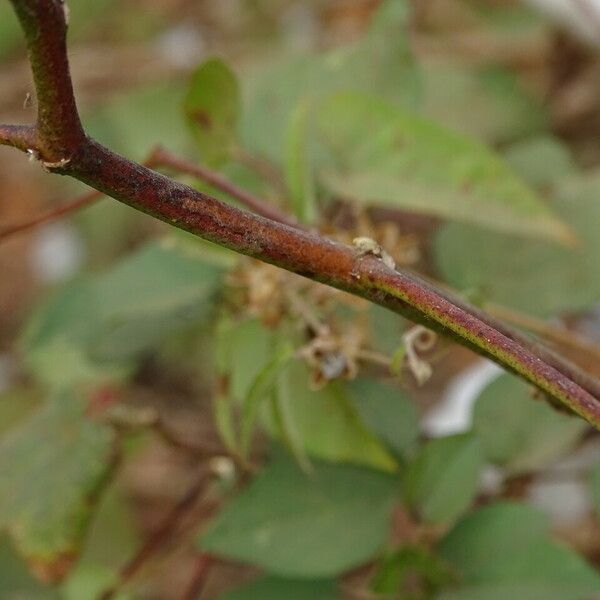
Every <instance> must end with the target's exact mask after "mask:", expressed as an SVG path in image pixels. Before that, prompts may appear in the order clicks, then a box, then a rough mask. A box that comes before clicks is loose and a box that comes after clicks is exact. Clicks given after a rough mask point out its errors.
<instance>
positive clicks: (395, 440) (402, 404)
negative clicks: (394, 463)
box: [348, 378, 419, 458]
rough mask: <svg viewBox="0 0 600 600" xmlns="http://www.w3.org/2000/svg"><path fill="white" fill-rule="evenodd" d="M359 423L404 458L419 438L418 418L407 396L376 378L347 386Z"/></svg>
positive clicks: (359, 380) (360, 380)
mask: <svg viewBox="0 0 600 600" xmlns="http://www.w3.org/2000/svg"><path fill="white" fill-rule="evenodd" d="M348 390H349V392H350V394H349V397H350V401H351V402H352V405H353V406H354V408H355V409H356V410H357V412H358V414H359V416H360V418H361V420H362V422H363V423H364V424H365V425H366V426H367V427H368V428H369V429H370V430H371V431H372V432H373V433H374V434H375V435H377V436H378V437H379V439H381V440H382V441H383V442H385V443H386V444H387V445H388V446H389V447H390V448H391V449H392V450H394V451H395V452H397V453H398V454H399V455H400V456H403V457H405V458H406V457H407V456H408V455H409V453H410V452H411V451H412V450H413V448H414V446H415V443H416V441H417V438H418V437H419V417H418V414H417V409H416V407H415V405H414V404H413V403H412V402H411V401H410V400H409V399H408V397H407V396H406V394H405V393H404V392H403V391H402V390H400V389H398V388H396V387H392V386H391V385H387V384H384V383H381V382H379V381H377V380H375V379H366V378H361V379H357V380H355V381H354V382H352V383H351V384H349V386H348Z"/></svg>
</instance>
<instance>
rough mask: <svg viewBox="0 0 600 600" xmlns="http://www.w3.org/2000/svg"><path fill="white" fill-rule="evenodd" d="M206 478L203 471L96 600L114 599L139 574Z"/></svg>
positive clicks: (198, 494)
mask: <svg viewBox="0 0 600 600" xmlns="http://www.w3.org/2000/svg"><path fill="white" fill-rule="evenodd" d="M208 477H209V473H208V472H207V470H206V469H203V470H202V472H201V473H200V475H199V476H198V478H197V479H196V481H195V482H194V483H193V484H192V486H191V487H190V489H189V490H188V491H187V492H186V493H185V495H184V496H183V497H182V498H181V500H179V502H177V504H176V505H175V506H174V507H173V508H172V509H171V511H170V512H169V514H168V515H167V516H166V518H165V520H164V521H163V522H162V523H161V525H160V527H159V528H158V529H157V530H156V531H155V532H154V533H153V534H152V535H151V536H150V537H149V538H148V540H147V541H146V542H145V543H144V544H142V546H141V547H140V548H139V550H138V551H137V552H136V553H135V555H134V556H133V557H132V558H131V560H129V562H127V563H126V564H125V565H124V566H123V568H122V569H121V570H120V572H119V576H118V580H117V582H116V583H115V584H114V585H113V586H111V587H110V588H108V589H106V590H105V591H104V592H103V593H102V594H101V595H100V596H99V598H98V600H111V598H114V597H115V595H116V594H117V593H118V592H119V591H120V590H122V589H123V588H124V587H125V586H126V585H127V584H128V583H129V582H130V581H131V580H132V579H133V578H134V577H135V576H136V575H137V574H138V573H139V572H140V570H141V569H142V567H143V566H144V565H146V564H147V562H148V561H149V560H150V559H151V558H152V557H153V556H155V555H156V554H157V553H158V552H159V551H160V550H161V549H162V548H163V547H164V545H165V543H166V542H167V541H168V540H169V539H170V538H171V537H172V536H173V535H174V534H175V531H176V530H177V528H178V526H179V524H180V523H181V522H182V521H183V519H184V517H185V516H186V515H187V514H189V512H190V511H191V509H192V508H193V507H194V506H195V504H196V501H197V500H198V498H199V496H200V494H201V493H202V491H203V490H204V489H206V484H207V481H208Z"/></svg>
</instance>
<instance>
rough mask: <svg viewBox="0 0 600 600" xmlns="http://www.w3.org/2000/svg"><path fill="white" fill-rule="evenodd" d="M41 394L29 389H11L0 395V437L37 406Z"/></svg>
mask: <svg viewBox="0 0 600 600" xmlns="http://www.w3.org/2000/svg"><path fill="white" fill-rule="evenodd" d="M41 399H42V398H41V393H40V392H39V391H36V390H33V389H31V388H29V387H24V386H23V387H13V388H9V389H8V390H6V391H5V392H2V393H0V436H1V435H2V434H3V433H4V432H5V431H8V430H9V429H10V428H11V427H13V426H14V425H15V424H16V423H18V422H19V421H22V420H24V419H26V418H27V416H28V415H29V414H30V413H31V412H32V411H33V410H35V408H36V407H38V406H39V404H40V400H41Z"/></svg>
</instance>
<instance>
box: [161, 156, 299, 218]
mask: <svg viewBox="0 0 600 600" xmlns="http://www.w3.org/2000/svg"><path fill="white" fill-rule="evenodd" d="M150 156H151V160H152V161H153V163H154V165H155V166H157V167H159V166H160V167H169V168H171V169H174V170H175V171H176V172H178V173H187V174H188V175H192V176H194V177H197V178H198V179H200V180H201V181H204V182H206V183H208V184H209V185H212V186H213V187H215V188H217V189H218V190H221V191H222V192H225V193H226V194H229V195H230V196H231V197H232V198H235V199H236V200H238V201H239V202H240V203H241V204H242V205H243V206H246V207H247V208H249V209H250V210H252V211H254V212H255V213H256V214H258V215H262V216H263V217H266V218H267V219H272V220H273V221H277V222H278V223H285V224H286V225H289V226H290V227H299V228H304V226H303V225H301V224H300V223H299V222H298V221H297V220H296V219H294V218H293V217H291V216H290V215H288V214H287V213H286V212H284V211H282V210H280V209H278V208H277V207H275V206H273V205H271V204H267V203H266V202H263V200H261V199H260V198H257V197H256V196H254V195H253V194H251V193H250V192H248V191H246V190H244V189H243V188H241V187H239V186H237V185H236V184H235V183H233V182H231V181H229V180H228V179H227V178H226V177H223V175H221V174H220V173H217V172H216V171H211V170H210V169H207V168H206V167H203V166H201V165H198V164H196V163H194V162H192V161H189V160H186V159H185V158H181V157H179V156H176V155H175V154H173V153H172V152H169V151H168V150H166V149H165V148H162V147H160V146H159V147H157V148H156V149H155V150H154V151H153V152H152V154H151V155H150Z"/></svg>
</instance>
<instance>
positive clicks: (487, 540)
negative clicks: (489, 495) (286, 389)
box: [439, 502, 548, 582]
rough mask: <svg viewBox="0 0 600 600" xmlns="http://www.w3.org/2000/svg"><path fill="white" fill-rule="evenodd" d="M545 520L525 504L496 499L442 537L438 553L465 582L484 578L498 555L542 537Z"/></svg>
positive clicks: (511, 553)
mask: <svg viewBox="0 0 600 600" xmlns="http://www.w3.org/2000/svg"><path fill="white" fill-rule="evenodd" d="M547 529H548V519H547V518H546V517H545V516H544V515H543V514H542V513H541V512H539V511H538V510H536V509H534V508H532V507H530V506H527V505H525V504H517V503H512V502H499V503H496V504H493V505H490V506H486V507H484V508H481V509H479V510H478V511H476V512H475V513H473V514H472V515H469V516H467V517H465V518H464V519H463V520H462V521H460V522H459V523H457V524H456V525H455V526H454V528H453V529H452V530H451V531H450V532H449V533H448V534H447V535H446V536H445V537H444V539H443V540H442V542H441V545H440V548H439V550H440V553H441V555H442V556H443V557H444V558H445V559H446V560H447V561H448V562H449V563H451V564H452V565H454V566H455V567H456V568H457V569H459V570H460V573H461V575H462V577H463V578H464V579H465V580H466V581H468V582H475V581H485V579H486V577H485V575H484V573H485V571H486V569H488V568H490V567H491V566H493V563H494V561H496V560H499V559H500V557H506V556H511V555H513V554H514V553H515V552H517V551H518V550H519V548H521V547H528V546H530V545H531V544H534V543H537V542H539V541H540V540H542V539H544V536H545V534H546V531H547Z"/></svg>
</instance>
